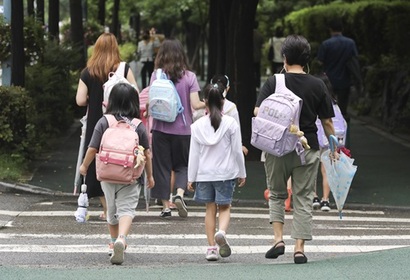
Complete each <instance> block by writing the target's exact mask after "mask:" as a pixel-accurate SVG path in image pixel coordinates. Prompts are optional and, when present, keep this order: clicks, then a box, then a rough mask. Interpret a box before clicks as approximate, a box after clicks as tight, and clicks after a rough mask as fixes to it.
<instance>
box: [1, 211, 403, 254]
mask: <svg viewBox="0 0 410 280" xmlns="http://www.w3.org/2000/svg"><path fill="white" fill-rule="evenodd" d="M191 209H192V210H194V211H190V212H189V218H188V219H187V220H186V222H190V223H197V224H200V227H199V229H198V230H197V232H198V233H182V234H175V233H173V234H130V235H129V236H128V241H129V244H131V246H129V248H128V249H127V254H162V255H171V254H172V255H203V254H204V252H205V250H206V246H204V244H205V241H206V235H205V234H204V233H202V232H203V217H204V216H205V213H204V212H203V211H200V210H201V209H202V208H200V207H198V208H194V207H192V208H191ZM266 212H267V209H262V208H236V209H235V211H232V213H231V219H232V223H235V224H237V223H239V222H240V223H243V224H244V225H247V224H249V223H255V221H256V222H259V223H266V221H268V220H269V215H268V214H266ZM99 213H100V212H99V211H89V214H90V215H92V216H98V215H99ZM136 214H137V217H136V220H137V222H136V224H138V225H139V226H141V227H155V228H156V227H158V228H160V227H163V226H172V225H173V223H175V220H173V219H170V220H159V219H158V211H155V210H154V211H151V212H148V213H147V212H145V211H142V210H138V211H137V213H136ZM0 216H3V217H4V216H12V217H18V218H22V219H27V218H33V219H42V220H43V221H44V219H55V218H56V217H62V218H64V220H66V222H67V221H71V220H68V219H67V217H72V219H74V218H73V211H23V212H17V211H7V210H0ZM151 217H156V219H154V218H151ZM143 218H148V221H146V220H144V221H141V222H139V219H143ZM198 218H199V219H198ZM285 218H286V220H292V219H293V216H292V214H291V213H290V214H289V213H287V214H286V216H285ZM263 220H264V221H263ZM314 223H315V229H317V230H318V231H320V232H324V233H330V232H337V233H338V234H315V235H314V239H313V241H312V242H309V243H307V244H306V245H305V252H307V253H326V254H355V253H363V252H372V251H379V250H388V249H394V248H402V247H407V246H410V219H409V218H402V217H386V216H385V214H384V212H383V211H368V212H366V211H348V210H347V211H345V216H344V217H343V219H342V220H340V219H339V216H338V215H337V212H336V211H333V212H331V213H328V214H327V215H323V214H321V212H315V214H314ZM88 225H89V226H96V227H99V228H100V227H105V224H104V222H102V221H96V220H90V221H89V222H88ZM82 226H86V225H82ZM8 227H11V228H12V227H13V223H12V222H9V224H8ZM250 228H252V226H250ZM264 230H265V231H264V232H265V234H251V233H247V232H244V233H243V234H235V233H232V234H228V235H227V237H228V240H230V243H231V246H232V252H233V254H237V255H244V256H245V255H249V254H264V253H265V252H266V251H267V250H269V249H270V248H271V242H272V239H273V236H272V235H271V230H266V228H265V229H264ZM367 231H370V232H367ZM103 232H104V231H103ZM158 232H160V231H158ZM348 232H350V233H348ZM352 232H353V233H354V234H352ZM392 232H393V233H394V234H391V233H392ZM384 233H385V234H384ZM108 239H109V235H108V233H107V234H72V233H69V232H65V233H60V234H59V233H52V232H49V233H28V232H26V233H24V232H19V233H12V232H11V233H0V252H9V253H10V252H13V253H53V254H55V253H66V254H70V253H91V254H93V253H98V254H101V253H106V252H107V245H106V244H103V242H102V240H108ZM26 240H30V244H27V243H26ZM284 241H285V243H286V244H287V245H286V250H287V252H292V251H293V250H294V245H293V244H294V241H293V240H292V239H291V237H290V235H285V236H284Z"/></svg>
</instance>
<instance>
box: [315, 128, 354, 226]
mask: <svg viewBox="0 0 410 280" xmlns="http://www.w3.org/2000/svg"><path fill="white" fill-rule="evenodd" d="M329 143H330V145H329V147H330V150H329V152H325V153H323V154H322V156H321V161H322V163H323V165H324V167H325V170H326V176H327V180H328V182H329V188H330V190H331V191H332V194H333V198H334V200H335V202H336V206H337V210H338V211H339V217H340V219H342V210H343V207H344V204H345V202H346V198H347V195H348V193H349V190H350V185H351V184H352V180H353V177H354V175H355V174H356V171H357V166H356V165H353V162H354V159H353V158H350V157H348V156H347V155H346V154H345V153H343V150H340V151H339V152H338V153H339V159H337V160H336V159H334V158H333V157H332V156H331V153H333V152H334V151H335V149H337V144H338V141H337V138H336V137H335V136H334V135H331V136H330V137H329Z"/></svg>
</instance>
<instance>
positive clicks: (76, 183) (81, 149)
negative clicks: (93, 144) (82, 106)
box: [73, 114, 87, 195]
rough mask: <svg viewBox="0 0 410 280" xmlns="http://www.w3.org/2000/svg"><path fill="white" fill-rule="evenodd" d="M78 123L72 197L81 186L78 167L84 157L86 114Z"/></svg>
mask: <svg viewBox="0 0 410 280" xmlns="http://www.w3.org/2000/svg"><path fill="white" fill-rule="evenodd" d="M80 122H81V124H82V127H81V136H80V146H79V148H78V156H77V165H76V168H75V177H74V191H73V195H76V194H77V189H78V187H79V186H80V185H81V174H80V166H81V163H82V162H83V157H84V148H85V147H84V144H85V131H86V128H87V114H86V115H85V116H84V117H82V118H81V120H80Z"/></svg>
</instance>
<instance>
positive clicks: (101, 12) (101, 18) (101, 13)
mask: <svg viewBox="0 0 410 280" xmlns="http://www.w3.org/2000/svg"><path fill="white" fill-rule="evenodd" d="M98 22H99V23H100V25H101V26H104V25H105V0H98Z"/></svg>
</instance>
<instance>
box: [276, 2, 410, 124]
mask: <svg viewBox="0 0 410 280" xmlns="http://www.w3.org/2000/svg"><path fill="white" fill-rule="evenodd" d="M409 15H410V2H408V1H390V2H386V1H360V2H354V3H340V2H337V3H333V4H328V5H318V6H314V7H311V8H305V9H302V10H299V11H296V12H292V13H290V14H289V15H288V16H286V17H285V20H284V22H285V31H286V34H292V33H296V34H301V35H303V36H305V37H306V38H307V39H308V40H309V42H310V43H311V46H312V58H313V60H312V63H311V64H310V65H311V70H312V73H313V74H315V73H317V72H319V71H320V66H319V64H318V63H317V61H316V60H315V59H314V58H315V57H316V55H317V50H318V48H319V45H320V43H321V42H322V41H324V40H326V39H327V38H329V37H330V34H329V30H328V25H327V22H328V21H329V20H331V19H333V18H340V19H341V20H342V22H343V25H344V30H343V34H344V35H345V36H348V37H350V38H352V39H354V40H355V41H356V44H357V47H358V51H359V59H360V63H361V66H362V72H363V73H362V74H363V78H364V81H365V96H359V98H357V99H356V103H354V104H352V105H353V106H352V108H355V109H356V111H357V113H359V114H370V115H372V116H376V117H379V118H380V120H381V121H382V122H383V124H384V125H385V126H386V127H387V128H388V129H389V130H390V131H394V130H395V129H397V128H402V127H404V128H406V129H410V124H409V123H410V122H409V120H410V104H409V99H410V97H409V96H410V87H409V86H408V85H409V82H410V70H409V69H410V51H409V50H410V29H409V26H410V16H409Z"/></svg>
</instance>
